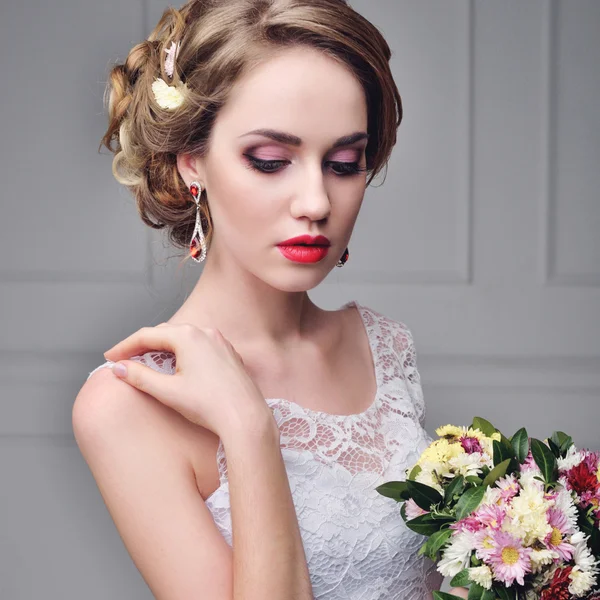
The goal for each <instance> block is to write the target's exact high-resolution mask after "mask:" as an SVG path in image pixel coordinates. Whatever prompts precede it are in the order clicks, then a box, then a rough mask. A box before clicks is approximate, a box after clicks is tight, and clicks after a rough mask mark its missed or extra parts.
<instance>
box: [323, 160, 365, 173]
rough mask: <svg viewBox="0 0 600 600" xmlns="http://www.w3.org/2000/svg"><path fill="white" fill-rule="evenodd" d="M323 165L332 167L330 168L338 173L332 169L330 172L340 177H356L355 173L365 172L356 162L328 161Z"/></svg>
mask: <svg viewBox="0 0 600 600" xmlns="http://www.w3.org/2000/svg"><path fill="white" fill-rule="evenodd" d="M325 164H329V165H332V167H335V169H339V171H336V170H335V169H332V170H333V172H334V173H335V174H336V175H340V176H344V175H356V174H357V173H362V172H363V171H366V170H367V169H365V168H364V167H361V166H360V164H359V163H358V162H335V161H328V162H327V163H325Z"/></svg>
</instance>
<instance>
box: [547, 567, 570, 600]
mask: <svg viewBox="0 0 600 600" xmlns="http://www.w3.org/2000/svg"><path fill="white" fill-rule="evenodd" d="M572 570H573V567H565V568H564V569H557V570H556V571H555V573H554V577H553V578H552V581H551V582H550V586H549V587H547V588H545V589H544V590H543V591H542V595H541V596H540V600H571V598H572V596H571V594H570V592H569V584H570V583H571V580H570V579H569V573H570V572H571V571H572Z"/></svg>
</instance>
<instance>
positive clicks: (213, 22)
mask: <svg viewBox="0 0 600 600" xmlns="http://www.w3.org/2000/svg"><path fill="white" fill-rule="evenodd" d="M172 42H180V49H179V54H178V56H177V59H176V60H175V68H174V72H173V77H172V78H170V77H169V76H168V75H167V74H166V73H165V59H166V57H167V55H166V52H165V50H166V49H168V48H169V47H170V46H171V44H172ZM298 44H302V45H306V46H310V47H313V48H316V49H318V50H320V51H322V52H325V53H326V54H327V55H328V56H330V57H332V58H334V59H336V60H338V61H340V62H341V63H342V64H344V65H345V66H346V67H347V68H349V69H350V70H351V71H352V72H353V73H354V74H355V75H356V77H357V78H358V79H359V81H360V82H361V83H362V85H363V88H364V90H365V94H366V99H367V108H368V133H369V135H370V137H369V142H368V145H367V147H366V161H367V165H366V166H367V172H368V175H369V177H368V180H367V185H369V184H370V183H371V181H372V180H373V178H374V177H375V176H376V175H377V174H378V173H379V172H380V171H381V170H382V168H383V167H384V166H385V165H387V162H388V160H389V156H390V154H391V151H392V148H393V146H394V145H395V143H396V132H397V128H398V126H399V125H400V121H401V120H402V103H401V99H400V94H399V92H398V89H397V87H396V85H395V82H394V79H393V77H392V74H391V71H390V66H389V60H390V57H391V51H390V48H389V46H388V44H387V42H386V41H385V39H384V37H383V36H382V34H381V33H380V31H379V30H378V29H377V28H376V27H375V26H374V25H373V24H371V23H370V22H369V21H367V20H366V19H365V18H364V17H362V16H361V15H360V14H359V13H357V12H355V11H354V10H353V9H352V8H351V7H350V6H348V5H347V4H346V2H345V1H344V0H191V1H189V2H187V3H186V4H184V5H183V6H182V7H181V8H179V9H175V8H173V7H168V8H167V9H166V10H165V11H164V13H163V15H162V17H161V19H160V21H159V22H158V24H157V25H156V27H155V29H154V31H152V33H151V34H150V35H149V36H148V38H147V39H146V40H145V41H143V42H141V43H139V44H137V45H136V46H134V47H133V48H132V50H131V51H130V52H129V55H128V56H127V58H126V60H125V62H124V63H122V64H115V65H113V67H112V69H111V71H110V76H109V80H108V83H107V87H106V93H105V104H106V106H107V109H108V116H109V126H108V129H107V131H106V133H105V135H104V137H103V138H102V141H101V144H100V148H101V147H102V146H105V147H106V148H108V149H109V150H110V151H111V152H113V153H114V158H113V168H112V170H113V174H114V176H115V178H116V179H117V181H119V182H120V183H122V184H124V185H125V186H127V187H128V189H129V190H130V191H131V192H132V193H133V195H134V197H135V200H136V206H137V210H138V212H139V214H140V216H141V218H142V220H143V221H144V223H146V224H147V225H148V226H150V227H152V228H154V229H163V228H165V227H167V228H168V233H169V239H170V241H171V243H172V244H173V245H174V246H175V247H178V248H186V249H188V250H189V244H190V241H191V234H192V232H193V229H194V223H195V215H196V204H195V202H194V200H193V197H192V195H191V193H190V191H189V189H188V188H187V185H186V183H185V182H184V181H183V179H182V178H181V176H180V174H179V171H178V169H177V154H179V153H192V154H196V155H197V156H203V155H205V153H206V152H207V151H208V143H209V139H210V133H211V129H212V124H213V123H214V120H215V118H216V116H217V114H218V111H219V109H220V108H221V107H222V106H223V105H224V104H225V103H226V102H227V98H228V96H229V93H230V90H231V89H232V87H233V86H234V85H235V82H236V80H237V79H238V78H239V77H241V76H242V75H244V73H246V72H247V71H248V70H249V69H252V67H253V66H256V65H258V64H259V63H261V62H263V61H265V60H267V59H268V58H269V57H270V56H272V55H273V53H274V52H276V51H277V50H279V49H281V48H284V47H289V46H294V45H298ZM157 78H162V79H163V80H164V81H165V82H167V83H169V84H170V85H175V86H177V87H178V89H180V90H181V91H182V92H183V95H184V98H183V103H182V104H181V105H180V106H179V107H178V108H176V109H165V108H161V107H160V106H159V105H158V104H157V102H156V100H155V98H154V94H153V91H152V83H153V82H154V81H155V80H156V79H157ZM183 84H185V85H183ZM200 210H201V219H202V227H203V229H204V233H205V236H206V243H207V245H210V240H211V237H212V222H211V219H210V212H209V208H208V202H207V198H206V191H203V192H202V195H201V198H200Z"/></svg>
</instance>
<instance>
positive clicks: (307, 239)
mask: <svg viewBox="0 0 600 600" xmlns="http://www.w3.org/2000/svg"><path fill="white" fill-rule="evenodd" d="M277 245H278V246H299V245H302V246H330V245H331V242H330V241H329V240H328V239H327V238H326V237H325V236H324V235H318V236H317V237H313V236H312V235H299V236H297V237H293V238H290V239H289V240H285V242H280V243H279V244H277Z"/></svg>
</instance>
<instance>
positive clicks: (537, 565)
mask: <svg viewBox="0 0 600 600" xmlns="http://www.w3.org/2000/svg"><path fill="white" fill-rule="evenodd" d="M557 557H558V553H557V552H553V551H552V550H548V549H546V548H542V549H541V550H535V549H533V550H532V551H531V556H530V559H531V572H532V573H539V572H540V571H541V570H542V568H543V567H545V566H546V565H549V564H551V563H552V561H553V560H554V559H555V558H557Z"/></svg>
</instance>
